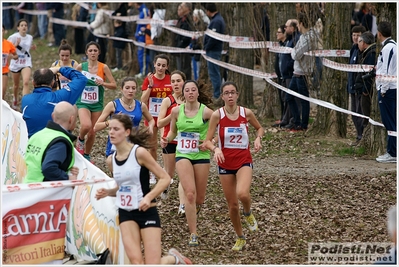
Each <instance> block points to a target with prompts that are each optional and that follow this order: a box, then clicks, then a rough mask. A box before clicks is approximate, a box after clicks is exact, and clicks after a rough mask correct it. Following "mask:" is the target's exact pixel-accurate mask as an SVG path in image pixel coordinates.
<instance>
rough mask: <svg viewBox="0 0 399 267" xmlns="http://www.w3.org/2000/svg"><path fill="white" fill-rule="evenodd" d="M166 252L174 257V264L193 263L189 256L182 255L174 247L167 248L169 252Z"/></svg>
mask: <svg viewBox="0 0 399 267" xmlns="http://www.w3.org/2000/svg"><path fill="white" fill-rule="evenodd" d="M168 254H169V255H171V256H173V257H175V258H176V264H193V262H192V261H191V260H190V259H189V258H187V257H184V256H183V255H182V254H181V253H180V252H179V251H177V249H175V248H171V249H169V253H168Z"/></svg>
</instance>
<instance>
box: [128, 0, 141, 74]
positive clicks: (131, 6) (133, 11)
mask: <svg viewBox="0 0 399 267" xmlns="http://www.w3.org/2000/svg"><path fill="white" fill-rule="evenodd" d="M139 14H140V12H139V10H138V9H137V8H136V4H135V3H132V2H129V3H128V10H127V15H128V16H138V15H139ZM136 28H137V23H136V21H135V20H134V21H129V22H126V34H127V37H128V38H129V39H131V40H133V39H134V38H135V37H134V35H135V33H136ZM128 48H129V60H128V61H129V62H132V61H133V62H134V63H136V64H129V66H130V69H129V73H134V74H136V73H138V69H139V64H138V62H136V58H137V56H136V55H137V47H136V45H135V44H134V43H133V42H129V46H128Z"/></svg>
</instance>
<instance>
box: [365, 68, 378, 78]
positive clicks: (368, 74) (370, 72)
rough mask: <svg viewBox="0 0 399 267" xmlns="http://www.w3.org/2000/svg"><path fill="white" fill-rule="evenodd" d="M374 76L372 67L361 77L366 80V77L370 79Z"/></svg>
mask: <svg viewBox="0 0 399 267" xmlns="http://www.w3.org/2000/svg"><path fill="white" fill-rule="evenodd" d="M374 77H375V69H374V68H372V69H371V70H370V71H369V72H368V73H366V74H364V75H363V76H362V79H363V80H366V79H372V78H374Z"/></svg>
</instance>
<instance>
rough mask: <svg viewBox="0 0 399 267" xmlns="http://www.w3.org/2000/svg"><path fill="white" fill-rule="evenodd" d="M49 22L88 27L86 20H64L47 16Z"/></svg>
mask: <svg viewBox="0 0 399 267" xmlns="http://www.w3.org/2000/svg"><path fill="white" fill-rule="evenodd" d="M49 22H51V23H55V24H62V25H65V26H73V27H82V28H89V23H88V22H86V21H73V20H66V19H59V18H53V17H51V18H49Z"/></svg>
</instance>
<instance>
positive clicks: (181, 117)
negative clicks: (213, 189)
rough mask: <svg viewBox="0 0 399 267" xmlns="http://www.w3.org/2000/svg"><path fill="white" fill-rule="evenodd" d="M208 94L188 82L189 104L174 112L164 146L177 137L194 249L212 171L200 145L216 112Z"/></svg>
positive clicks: (178, 163) (178, 164)
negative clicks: (199, 217) (199, 218)
mask: <svg viewBox="0 0 399 267" xmlns="http://www.w3.org/2000/svg"><path fill="white" fill-rule="evenodd" d="M206 92H207V90H206V88H201V87H199V86H198V84H197V83H196V82H195V81H192V80H188V81H186V82H185V83H184V85H183V94H184V99H185V102H184V103H183V104H181V105H180V106H176V107H174V108H173V109H172V113H171V121H170V131H169V133H168V135H167V136H166V137H162V139H161V146H162V148H165V147H166V146H167V144H168V143H169V142H171V141H172V140H173V139H174V138H175V137H177V144H178V145H177V148H176V171H177V175H178V176H179V178H180V182H181V183H182V186H183V190H184V193H185V214H186V219H187V224H188V228H189V231H190V239H189V242H188V245H189V246H190V247H195V246H198V245H199V240H198V233H197V216H198V214H199V212H200V210H201V206H202V204H203V203H204V201H205V193H206V187H207V183H208V176H209V168H210V157H211V155H210V152H209V151H208V150H207V149H206V147H205V146H204V143H202V144H201V143H200V140H205V137H206V133H207V131H208V125H209V119H210V118H211V115H212V112H213V111H212V110H211V109H209V108H208V107H207V106H206V104H208V103H210V102H211V99H210V97H208V96H207V95H206ZM183 143H184V145H182V144H183Z"/></svg>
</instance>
